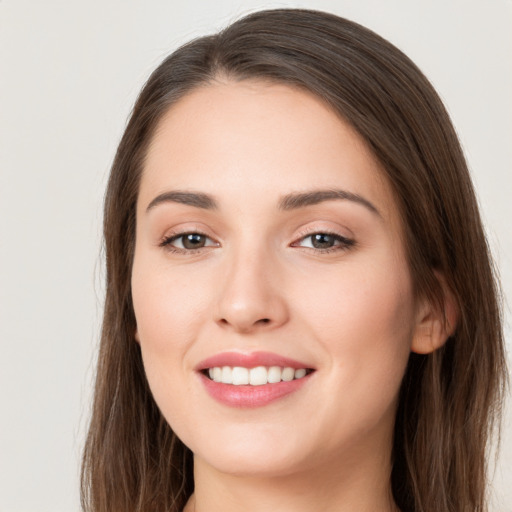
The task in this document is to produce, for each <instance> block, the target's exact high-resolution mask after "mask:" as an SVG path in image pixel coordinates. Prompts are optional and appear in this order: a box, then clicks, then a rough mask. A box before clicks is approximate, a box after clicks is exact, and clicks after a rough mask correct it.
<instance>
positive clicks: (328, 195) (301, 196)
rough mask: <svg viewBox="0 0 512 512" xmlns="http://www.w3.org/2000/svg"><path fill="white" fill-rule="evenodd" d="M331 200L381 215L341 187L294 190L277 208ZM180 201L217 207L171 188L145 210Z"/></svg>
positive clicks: (213, 202) (209, 200)
mask: <svg viewBox="0 0 512 512" xmlns="http://www.w3.org/2000/svg"><path fill="white" fill-rule="evenodd" d="M332 200H346V201H352V202H354V203H357V204H360V205H362V206H364V207H365V208H367V209H368V210H369V211H370V212H372V213H374V214H376V215H378V216H379V217H381V214H380V212H379V210H378V209H377V208H376V207H375V206H374V205H373V204H372V203H371V202H370V201H368V200H367V199H365V198H364V197H362V196H360V195H359V194H354V193H353V192H348V191H347V190H341V189H327V190H311V191H307V192H296V193H291V194H287V195H285V196H284V197H282V198H281V200H280V201H279V209H280V210H283V211H289V210H296V209H298V208H304V207H306V206H313V205H316V204H320V203H323V202H324V201H332ZM169 202H170V203H180V204H186V205H188V206H194V207H196V208H202V209H204V210H217V209H219V204H218V202H217V201H216V200H215V199H214V198H213V197H212V196H210V195H208V194H205V193H203V192H186V191H181V190H171V191H168V192H164V193H163V194H160V195H158V196H156V197H155V198H154V199H153V200H152V201H151V202H150V203H149V205H148V207H147V208H146V212H148V211H149V210H151V209H153V208H155V206H157V205H159V204H162V203H169Z"/></svg>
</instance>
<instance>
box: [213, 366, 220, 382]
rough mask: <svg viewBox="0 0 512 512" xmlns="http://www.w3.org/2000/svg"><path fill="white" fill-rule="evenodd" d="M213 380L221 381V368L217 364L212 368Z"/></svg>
mask: <svg viewBox="0 0 512 512" xmlns="http://www.w3.org/2000/svg"><path fill="white" fill-rule="evenodd" d="M213 380H214V381H215V382H221V380H222V368H218V367H217V366H216V367H215V368H214V369H213Z"/></svg>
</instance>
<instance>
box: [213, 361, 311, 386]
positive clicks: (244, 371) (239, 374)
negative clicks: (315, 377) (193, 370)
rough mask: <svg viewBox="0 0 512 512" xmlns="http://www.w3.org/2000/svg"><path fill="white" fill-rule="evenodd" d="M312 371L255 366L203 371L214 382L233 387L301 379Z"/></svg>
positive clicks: (214, 368) (224, 367)
mask: <svg viewBox="0 0 512 512" xmlns="http://www.w3.org/2000/svg"><path fill="white" fill-rule="evenodd" d="M311 371H312V370H310V369H308V368H298V369H295V368H291V367H289V366H287V367H281V366H270V367H265V366H257V367H255V368H244V367H242V366H234V367H232V366H223V367H220V366H215V367H213V368H209V369H208V370H207V371H205V374H207V375H208V377H209V378H210V379H211V380H213V381H214V382H219V383H222V384H232V385H234V386H243V385H249V386H263V385H265V384H277V383H279V382H290V381H292V380H295V379H302V378H303V377H305V376H306V375H307V374H308V373H311Z"/></svg>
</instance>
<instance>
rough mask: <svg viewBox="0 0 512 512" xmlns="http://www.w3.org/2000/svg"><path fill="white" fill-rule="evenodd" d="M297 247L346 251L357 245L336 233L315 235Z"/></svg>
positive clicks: (299, 243)
mask: <svg viewBox="0 0 512 512" xmlns="http://www.w3.org/2000/svg"><path fill="white" fill-rule="evenodd" d="M293 245H294V246H295V247H308V248H310V249H318V251H319V252H321V251H326V252H327V251H329V250H344V249H348V248H349V247H352V246H353V245H355V241H354V240H351V239H350V238H345V237H344V236H341V235H337V234H334V233H313V234H311V235H308V236H305V237H304V238H302V239H300V240H299V241H298V242H296V243H294V244H293Z"/></svg>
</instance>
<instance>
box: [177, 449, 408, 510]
mask: <svg viewBox="0 0 512 512" xmlns="http://www.w3.org/2000/svg"><path fill="white" fill-rule="evenodd" d="M360 455H362V454H359V456H357V457H354V456H349V457H344V458H343V463H342V464H340V463H338V464H330V465H323V466H321V467H318V466H314V465H312V466H311V467H309V468H307V469H305V470H304V471H302V472H295V473H293V474H287V475H265V476H239V475H232V474H226V473H222V472H219V471H218V470H216V469H215V468H213V467H212V466H211V465H209V464H208V463H206V462H205V461H204V460H201V459H198V458H196V459H195V460H194V479H195V492H194V495H193V496H192V497H191V499H190V501H189V503H188V504H187V507H186V508H185V512H232V511H237V512H238V511H240V510H244V511H245V512H268V510H279V511H280V512H313V511H315V512H316V511H317V510H322V511H324V512H376V511H378V512H397V511H398V509H397V507H396V505H395V504H394V501H393V498H392V495H391V487H390V474H391V464H390V454H387V456H385V457H383V456H382V454H378V453H374V454H373V455H372V457H364V456H363V457H360ZM348 461H350V463H348Z"/></svg>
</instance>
